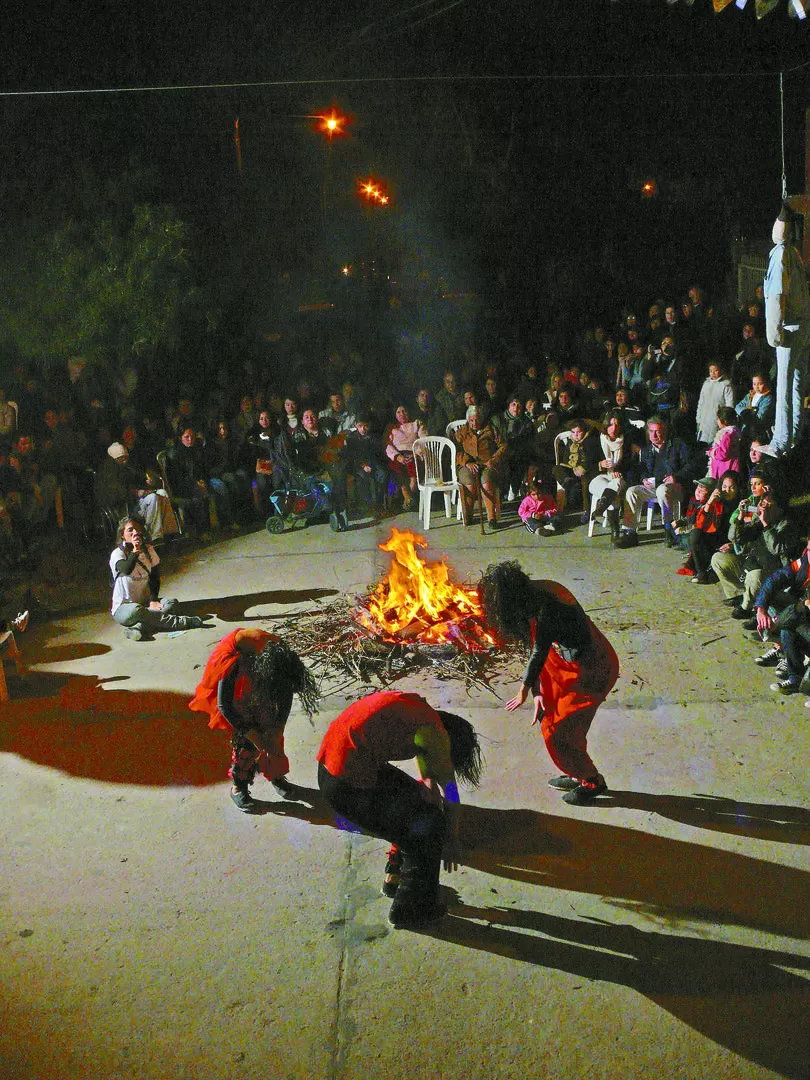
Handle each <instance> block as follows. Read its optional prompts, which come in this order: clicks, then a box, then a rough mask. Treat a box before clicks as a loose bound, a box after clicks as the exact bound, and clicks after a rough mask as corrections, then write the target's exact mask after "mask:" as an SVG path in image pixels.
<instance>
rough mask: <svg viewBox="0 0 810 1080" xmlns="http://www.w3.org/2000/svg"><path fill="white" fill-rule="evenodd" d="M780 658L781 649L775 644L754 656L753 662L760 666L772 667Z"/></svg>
mask: <svg viewBox="0 0 810 1080" xmlns="http://www.w3.org/2000/svg"><path fill="white" fill-rule="evenodd" d="M781 659H782V650H781V649H780V648H778V647H777V646H776V645H771V647H770V649H766V650H765V652H764V653H763V654H762V655H761V656H755V657H754V663H755V664H759V666H760V667H773V666H774V665H775V664H777V665H778V663H779V661H780V660H781Z"/></svg>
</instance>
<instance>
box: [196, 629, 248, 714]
mask: <svg viewBox="0 0 810 1080" xmlns="http://www.w3.org/2000/svg"><path fill="white" fill-rule="evenodd" d="M241 629H242V627H241V626H240V627H237V629H236V630H233V631H232V632H231V633H230V634H228V635H227V636H226V637H224V638H223V639H222V641H220V642H219V643H218V644H217V645H215V646H214V649H213V651H212V653H211V655H210V656H209V657H208V663H207V664H206V665H205V671H204V672H203V677H202V678H201V679H200V683H199V686H198V687H197V689H196V690H195V691H194V697H193V698H192V699H191V701H190V702H189V703H188V707H189V709H191V710H192V711H193V712H204V713H208V716H209V721H208V726H209V727H210V728H224V729H225V730H226V731H230V730H231V725H230V724H229V723H228V721H227V720H226V719H225V717H224V716H223V715H222V713H221V712H220V711H219V709H218V708H217V688H218V686H219V684H220V682H221V680H222V679H224V678H225V676H226V675H227V674H228V672H229V671H230V670H231V668H232V667H233V666H234V664H235V663H236V662H237V660H238V659H239V650H238V649H237V648H236V635H237V634H238V633H239V631H240V630H241Z"/></svg>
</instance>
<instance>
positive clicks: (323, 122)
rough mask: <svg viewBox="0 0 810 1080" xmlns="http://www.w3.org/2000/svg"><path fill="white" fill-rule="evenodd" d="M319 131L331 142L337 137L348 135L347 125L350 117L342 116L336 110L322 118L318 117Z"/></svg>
mask: <svg viewBox="0 0 810 1080" xmlns="http://www.w3.org/2000/svg"><path fill="white" fill-rule="evenodd" d="M315 119H316V120H317V121H318V131H320V132H322V133H323V134H324V135H325V136H326V137H327V138H328V139H329V141H330V142H331V141H332V139H333V138H334V137H335V136H336V135H345V134H346V125H347V124H348V123H349V118H348V116H342V115H341V114H340V113H339V112H338V111H337V110H336V109H332V111H331V112H330V113H325V114H324V115H322V116H316V117H315Z"/></svg>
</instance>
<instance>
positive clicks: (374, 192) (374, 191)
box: [357, 176, 390, 206]
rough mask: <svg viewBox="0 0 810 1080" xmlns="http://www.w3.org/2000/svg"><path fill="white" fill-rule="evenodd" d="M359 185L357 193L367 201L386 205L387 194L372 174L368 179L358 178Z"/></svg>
mask: <svg viewBox="0 0 810 1080" xmlns="http://www.w3.org/2000/svg"><path fill="white" fill-rule="evenodd" d="M357 182H358V184H359V185H360V189H359V194H360V195H361V196H362V197H363V198H364V199H368V200H369V202H371V201H374V202H378V203H379V204H380V206H387V205H388V203H389V202H390V198H389V196H388V195H387V194H386V193H385V189H384V188H383V186H382V185H381V184H380V183H378V182H377V181H375V180H374V178H373V177H372V176H370V177H369V178H368V180H358V181H357Z"/></svg>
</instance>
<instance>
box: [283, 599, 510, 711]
mask: <svg viewBox="0 0 810 1080" xmlns="http://www.w3.org/2000/svg"><path fill="white" fill-rule="evenodd" d="M365 605H366V600H365V599H364V598H362V597H358V598H356V599H355V600H351V599H349V598H345V597H344V598H341V599H339V600H336V601H334V602H333V603H331V604H325V605H322V606H320V607H318V608H317V609H315V610H314V611H305V612H301V613H299V614H297V615H291V616H289V617H287V618H285V619H282V620H280V621H279V623H277V624H276V625H277V627H278V632H279V633H280V634H281V635H282V637H283V638H284V640H285V641H286V642H287V644H288V645H289V646H290V648H292V649H295V651H296V652H297V653H298V655H299V656H300V657H302V659H304V660H305V661H306V663H307V665H308V666H309V667H310V669H311V670H312V672H313V674H314V675H315V677H316V678H317V679H318V681H319V684H320V689H321V693H322V694H324V695H328V694H346V693H351V692H353V691H355V690H357V689H358V688H360V687H362V688H364V692H366V691H367V690H368V689H379V690H384V689H386V688H387V687H389V686H391V684H392V683H395V682H397V681H398V680H399V679H402V678H404V677H405V676H407V675H413V674H416V673H418V672H419V671H429V672H430V674H431V675H432V676H433V677H434V678H437V679H442V680H448V679H455V680H458V681H460V682H463V684H464V686H465V688H466V689H467V690H470V689H472V688H477V689H480V690H488V691H489V692H490V693H492V694H493V695H494V694H495V691H494V690H493V689H492V686H491V683H492V681H493V678H494V677H495V676H496V675H498V676H500V675H503V676H504V677H505V678H510V679H511V678H517V677H518V676H519V673H520V669H521V667H522V664H523V663H524V662H525V652H524V651H523V650H522V649H521V648H520V647H518V646H514V645H507V646H497V647H496V646H493V647H490V648H486V649H482V648H480V647H479V648H476V649H475V651H470V650H469V649H468V648H465V647H464V642H465V641H466V640H467V638H468V634H467V633H465V632H464V631H463V630H462V629H461V628H460V630H459V633H457V634H452V635H451V636H452V637H453V639H454V640H452V641H448V642H442V643H439V644H433V643H428V642H423V641H420V640H418V638H417V637H415V636H413V635H410V636H409V637H408V638H407V640H404V641H386V640H384V639H383V638H382V637H380V636H377V635H375V634H374V633H373V631H371V630H369V629H366V628H365V627H364V626H363V625H361V623H359V622H358V619H357V615H358V611H360V610H364V609H365Z"/></svg>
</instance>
